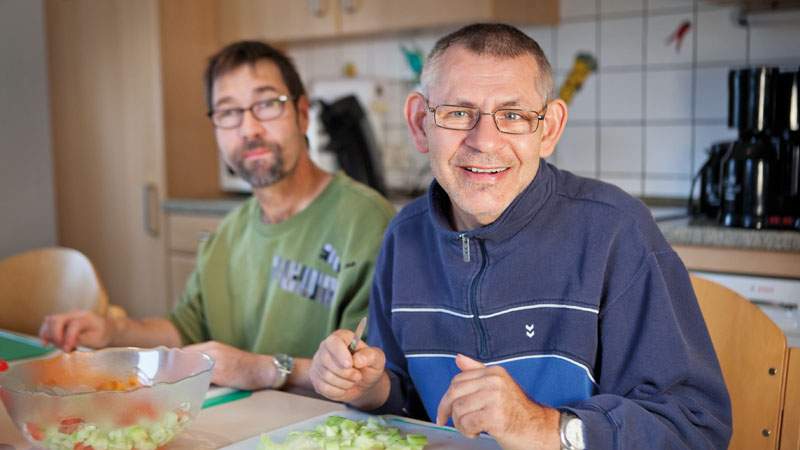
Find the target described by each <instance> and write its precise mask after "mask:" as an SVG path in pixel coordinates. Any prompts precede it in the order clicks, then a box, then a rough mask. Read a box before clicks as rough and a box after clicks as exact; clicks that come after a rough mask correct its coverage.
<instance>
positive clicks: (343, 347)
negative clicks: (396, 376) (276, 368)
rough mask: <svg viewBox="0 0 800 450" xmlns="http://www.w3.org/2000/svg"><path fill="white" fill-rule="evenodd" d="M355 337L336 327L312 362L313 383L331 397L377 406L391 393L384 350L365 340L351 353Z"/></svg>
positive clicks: (362, 405) (354, 403)
mask: <svg viewBox="0 0 800 450" xmlns="http://www.w3.org/2000/svg"><path fill="white" fill-rule="evenodd" d="M353 336H354V333H353V332H352V331H350V330H337V331H334V332H333V333H332V334H331V335H330V336H328V337H327V338H326V339H325V340H324V341H322V343H321V344H320V345H319V349H318V350H317V353H315V354H314V359H313V360H312V361H311V368H310V370H309V375H310V378H311V384H312V385H313V386H314V389H315V390H316V391H317V393H319V394H320V395H323V396H325V397H327V398H329V399H331V400H334V401H338V402H345V403H350V404H353V405H354V406H357V407H359V408H362V409H374V408H377V407H379V406H381V405H382V404H383V403H384V402H385V401H386V399H387V398H388V394H389V377H388V375H386V374H385V372H384V366H385V365H386V356H385V355H384V354H383V351H382V350H381V349H379V348H377V347H369V346H367V344H365V343H364V342H362V341H359V343H358V347H357V348H356V352H355V353H353V354H352V355H351V354H350V350H349V349H348V348H347V347H348V345H349V344H350V341H351V340H352V339H353Z"/></svg>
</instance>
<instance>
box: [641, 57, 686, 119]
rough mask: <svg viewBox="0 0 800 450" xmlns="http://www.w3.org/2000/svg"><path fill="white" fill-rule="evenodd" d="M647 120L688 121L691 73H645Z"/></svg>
mask: <svg viewBox="0 0 800 450" xmlns="http://www.w3.org/2000/svg"><path fill="white" fill-rule="evenodd" d="M646 96H647V98H646V103H647V109H646V113H647V119H648V120H650V119H690V118H691V114H692V71H691V70H688V69H685V70H684V69H681V70H663V71H653V72H647V93H646Z"/></svg>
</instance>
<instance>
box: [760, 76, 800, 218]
mask: <svg viewBox="0 0 800 450" xmlns="http://www.w3.org/2000/svg"><path fill="white" fill-rule="evenodd" d="M776 99H777V103H776V108H775V127H774V130H773V136H774V141H775V146H776V148H777V149H778V152H777V160H778V167H777V179H776V185H775V196H774V198H773V202H772V205H771V208H770V214H769V216H768V219H767V221H768V226H769V227H770V228H782V229H795V230H800V115H799V114H800V69H798V70H797V71H789V72H783V73H781V74H780V76H779V79H778V84H777V97H776Z"/></svg>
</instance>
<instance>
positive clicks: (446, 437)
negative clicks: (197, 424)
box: [221, 409, 500, 450]
mask: <svg viewBox="0 0 800 450" xmlns="http://www.w3.org/2000/svg"><path fill="white" fill-rule="evenodd" d="M328 416H342V417H346V418H348V419H352V420H366V419H367V418H369V417H375V416H371V415H369V414H366V413H362V412H359V411H356V410H353V409H348V410H346V411H334V412H329V413H327V414H323V415H321V416H317V417H312V418H311V419H308V420H304V421H302V422H298V423H294V424H292V425H288V426H285V427H283V428H279V429H277V430H273V431H270V432H269V433H266V434H267V436H269V437H270V439H272V441H273V442H278V443H280V442H283V441H284V440H286V437H287V436H288V434H289V432H291V431H308V430H312V429H314V427H316V426H317V425H320V424H322V423H325V420H326V419H327V418H328ZM381 417H382V418H383V419H384V420H385V421H386V424H387V425H388V426H391V427H395V428H399V429H400V431H402V432H403V433H404V434H408V433H414V434H424V435H426V436H428V445H426V446H425V450H441V449H464V450H499V449H500V446H499V445H498V444H497V442H495V440H494V439H492V438H490V437H488V436H481V437H480V438H477V439H468V438H466V437H464V436H462V435H461V433H459V432H458V431H457V430H455V429H454V428H450V427H438V426H436V425H434V424H432V423H428V422H422V421H420V420H414V419H407V418H405V417H399V416H391V415H388V416H381ZM259 442H261V436H260V435H259V436H253V437H251V438H249V439H245V440H243V441H239V442H237V443H235V444H232V445H229V446H227V447H224V448H222V449H221V450H256V449H257V448H258V444H259Z"/></svg>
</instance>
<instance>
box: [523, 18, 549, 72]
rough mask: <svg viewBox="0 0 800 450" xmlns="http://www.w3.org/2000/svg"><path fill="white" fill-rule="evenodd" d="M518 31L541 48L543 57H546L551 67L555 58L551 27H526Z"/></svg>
mask: <svg viewBox="0 0 800 450" xmlns="http://www.w3.org/2000/svg"><path fill="white" fill-rule="evenodd" d="M520 30H522V31H523V32H524V33H525V34H527V35H528V36H530V37H532V38H533V40H535V41H536V42H537V43H538V44H539V47H542V51H543V52H544V54H545V56H547V59H548V60H549V61H550V65H551V66H552V65H553V58H554V57H555V50H554V49H553V27H542V26H528V27H521V28H520Z"/></svg>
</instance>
